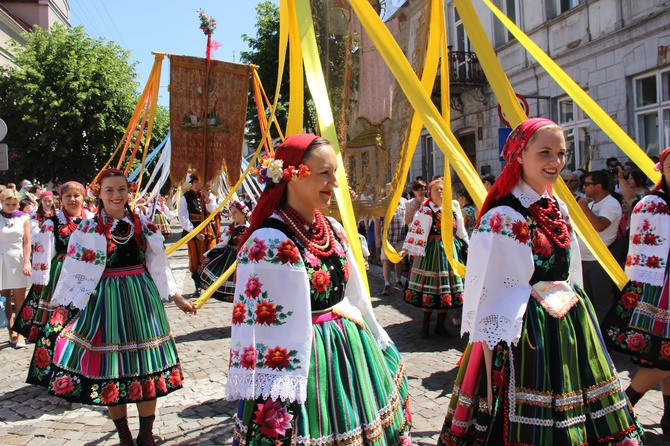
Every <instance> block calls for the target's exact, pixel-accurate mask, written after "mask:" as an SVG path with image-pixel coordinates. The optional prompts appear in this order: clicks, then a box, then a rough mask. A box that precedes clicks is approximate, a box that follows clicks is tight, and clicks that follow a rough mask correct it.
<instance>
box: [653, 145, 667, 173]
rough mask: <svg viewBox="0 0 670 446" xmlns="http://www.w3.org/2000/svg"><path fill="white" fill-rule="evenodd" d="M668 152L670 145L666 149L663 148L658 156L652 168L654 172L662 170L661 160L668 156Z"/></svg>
mask: <svg viewBox="0 0 670 446" xmlns="http://www.w3.org/2000/svg"><path fill="white" fill-rule="evenodd" d="M668 153H670V147H668V148H667V149H665V150H664V151H663V152H662V153H661V155H660V156H659V157H658V162H657V163H656V165H655V166H654V170H655V171H656V172H663V161H664V160H665V157H667V156H668Z"/></svg>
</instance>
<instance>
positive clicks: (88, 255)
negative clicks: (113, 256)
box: [81, 249, 95, 263]
mask: <svg viewBox="0 0 670 446" xmlns="http://www.w3.org/2000/svg"><path fill="white" fill-rule="evenodd" d="M81 260H82V261H84V262H86V263H92V262H94V261H95V251H93V250H92V249H87V250H86V251H84V253H83V254H82V255H81Z"/></svg>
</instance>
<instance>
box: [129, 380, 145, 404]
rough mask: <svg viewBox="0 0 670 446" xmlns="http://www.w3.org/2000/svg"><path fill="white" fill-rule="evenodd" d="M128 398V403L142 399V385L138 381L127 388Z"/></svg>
mask: <svg viewBox="0 0 670 446" xmlns="http://www.w3.org/2000/svg"><path fill="white" fill-rule="evenodd" d="M128 398H130V401H139V400H140V399H142V384H140V382H139V381H133V382H131V383H130V385H129V386H128Z"/></svg>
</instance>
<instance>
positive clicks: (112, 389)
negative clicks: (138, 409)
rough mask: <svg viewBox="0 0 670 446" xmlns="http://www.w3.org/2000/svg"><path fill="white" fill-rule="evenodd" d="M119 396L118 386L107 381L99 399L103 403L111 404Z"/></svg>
mask: <svg viewBox="0 0 670 446" xmlns="http://www.w3.org/2000/svg"><path fill="white" fill-rule="evenodd" d="M118 398H119V388H118V387H116V384H114V383H109V384H107V385H106V386H105V387H104V388H103V389H102V392H100V400H102V403H103V404H111V403H113V402H114V401H116V400H117V399H118Z"/></svg>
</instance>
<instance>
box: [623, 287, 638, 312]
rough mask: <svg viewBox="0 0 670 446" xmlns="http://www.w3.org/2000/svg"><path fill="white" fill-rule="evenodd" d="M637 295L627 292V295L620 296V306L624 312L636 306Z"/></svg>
mask: <svg viewBox="0 0 670 446" xmlns="http://www.w3.org/2000/svg"><path fill="white" fill-rule="evenodd" d="M637 298H638V296H637V293H634V292H632V291H629V292H627V293H624V295H623V296H621V305H622V306H623V307H624V308H625V309H626V310H632V309H633V308H635V305H637Z"/></svg>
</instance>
